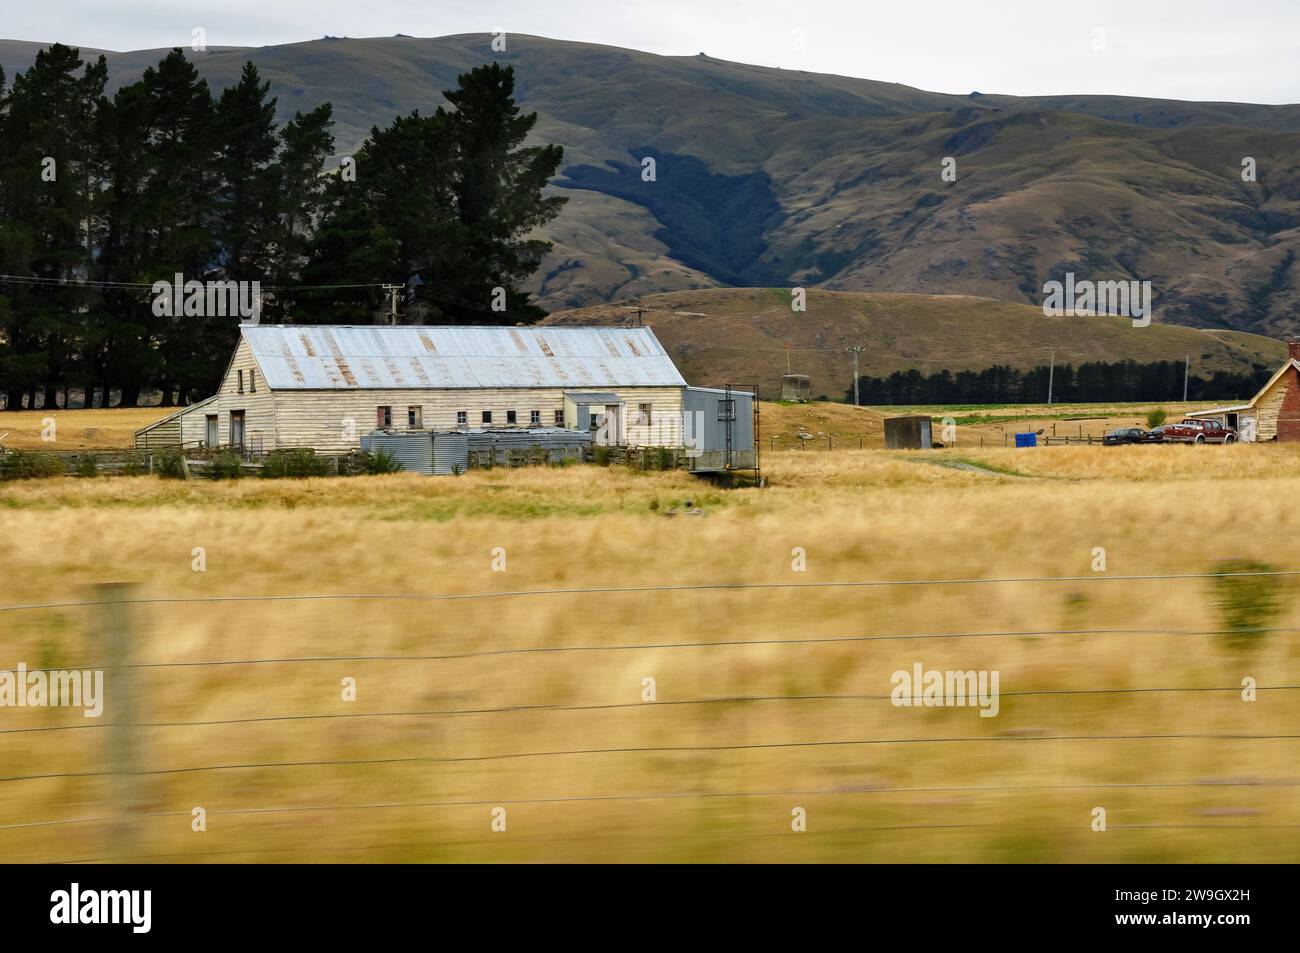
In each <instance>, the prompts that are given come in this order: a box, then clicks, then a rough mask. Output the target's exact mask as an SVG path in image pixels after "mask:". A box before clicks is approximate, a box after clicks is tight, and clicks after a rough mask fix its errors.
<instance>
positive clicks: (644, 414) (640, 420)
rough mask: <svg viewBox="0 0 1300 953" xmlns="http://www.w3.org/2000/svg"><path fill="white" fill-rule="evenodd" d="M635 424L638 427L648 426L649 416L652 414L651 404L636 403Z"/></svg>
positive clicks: (652, 406)
mask: <svg viewBox="0 0 1300 953" xmlns="http://www.w3.org/2000/svg"><path fill="white" fill-rule="evenodd" d="M636 406H637V412H636V425H637V426H638V427H649V426H650V418H651V417H652V416H653V414H654V405H653V404H637V405H636Z"/></svg>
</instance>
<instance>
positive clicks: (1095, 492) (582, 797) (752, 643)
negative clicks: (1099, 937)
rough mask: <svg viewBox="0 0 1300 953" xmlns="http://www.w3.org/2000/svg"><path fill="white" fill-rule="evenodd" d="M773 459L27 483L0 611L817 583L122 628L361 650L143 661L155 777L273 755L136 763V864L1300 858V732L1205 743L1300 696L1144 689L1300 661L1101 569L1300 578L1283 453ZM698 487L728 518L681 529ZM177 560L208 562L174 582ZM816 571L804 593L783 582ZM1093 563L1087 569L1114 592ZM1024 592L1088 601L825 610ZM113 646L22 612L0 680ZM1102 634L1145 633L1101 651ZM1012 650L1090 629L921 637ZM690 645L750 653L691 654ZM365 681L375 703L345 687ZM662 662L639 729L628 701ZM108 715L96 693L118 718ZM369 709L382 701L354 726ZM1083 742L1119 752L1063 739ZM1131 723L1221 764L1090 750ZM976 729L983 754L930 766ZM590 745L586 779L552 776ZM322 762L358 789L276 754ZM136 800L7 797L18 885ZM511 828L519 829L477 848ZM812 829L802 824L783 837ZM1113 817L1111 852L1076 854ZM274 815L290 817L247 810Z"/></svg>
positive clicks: (27, 790)
mask: <svg viewBox="0 0 1300 953" xmlns="http://www.w3.org/2000/svg"><path fill="white" fill-rule="evenodd" d="M936 459H937V460H939V461H941V462H946V463H957V464H962V465H964V466H965V467H970V466H972V465H974V466H977V467H982V468H985V469H970V468H953V467H949V466H942V465H936V464H935V463H933V462H930V461H933V460H936ZM768 463H769V467H768V475H769V477H770V480H771V485H770V486H769V488H768V489H766V490H761V491H760V490H754V489H745V490H735V491H726V490H722V489H717V488H714V487H711V486H709V485H708V484H703V483H701V482H698V481H696V480H694V479H692V478H690V477H687V476H685V475H683V474H672V473H670V474H649V475H642V474H634V473H628V472H626V471H622V470H618V469H610V470H602V469H598V468H594V467H582V468H569V469H563V470H542V469H536V470H522V471H515V472H506V471H500V470H498V471H495V472H491V473H483V472H478V473H471V474H467V475H465V476H462V477H458V478H440V479H428V478H419V477H413V476H406V475H399V476H390V477H375V478H356V479H348V480H307V481H275V482H272V481H246V482H238V483H228V484H211V483H191V484H182V483H168V482H164V481H159V480H152V479H149V478H122V479H114V480H98V481H78V480H72V479H67V480H56V481H48V482H41V483H28V484H21V485H7V486H3V487H0V567H3V568H2V575H0V580H2V581H0V590H2V591H0V603H3V604H6V605H11V604H16V603H29V602H40V603H46V602H62V601H70V600H77V599H81V598H85V597H86V594H87V587H88V586H90V585H92V584H94V583H97V582H103V581H106V580H115V579H120V580H128V581H135V582H137V583H139V585H140V586H141V592H142V594H145V595H148V596H173V597H196V596H212V595H273V594H280V595H283V594H293V595H309V594H344V593H350V594H378V593H428V594H441V595H455V594H462V595H466V594H476V593H492V592H502V591H534V590H554V589H593V590H598V589H631V588H634V587H640V586H681V587H689V586H694V585H699V584H702V583H710V584H715V583H716V584H728V583H734V584H755V583H767V584H777V585H780V584H786V583H797V584H803V585H800V586H799V587H795V588H770V589H730V590H727V589H723V590H697V589H689V588H682V589H678V590H673V591H657V592H645V591H622V592H609V591H607V592H599V591H590V592H575V593H570V594H550V595H526V596H525V595H520V596H508V597H497V598H467V599H462V600H444V601H402V600H361V599H356V600H348V599H341V600H331V601H314V600H301V601H267V602H219V603H201V602H196V603H163V604H149V605H141V606H138V607H137V608H136V610H135V614H136V624H137V642H136V657H137V660H138V661H140V662H145V663H182V662H191V661H197V660H208V661H215V660H240V659H245V660H246V659H268V658H287V657H294V658H301V657H312V656H331V657H335V656H363V657H364V658H360V657H358V658H353V659H352V660H349V661H311V662H294V663H274V664H273V663H268V664H258V665H221V666H203V667H155V668H146V669H142V670H140V671H139V674H138V679H137V682H138V689H139V698H140V704H141V713H140V720H142V721H144V722H162V723H168V726H167V727H141V728H138V729H136V733H135V734H136V743H137V745H138V765H139V767H140V768H142V769H143V770H145V771H147V772H164V771H172V770H173V769H189V768H196V767H204V766H213V765H246V764H267V765H270V764H271V763H274V764H275V766H263V767H251V768H250V767H228V768H224V769H221V770H207V771H178V772H176V773H146V774H143V775H141V776H140V777H139V778H138V779H137V783H136V784H135V795H134V797H135V798H136V802H135V807H134V810H135V812H136V813H137V814H138V815H139V818H138V821H137V824H136V828H137V835H136V840H135V841H134V843H133V844H130V845H128V846H129V849H130V850H131V851H132V852H133V854H134V855H135V856H142V857H148V858H155V857H156V858H166V859H193V860H203V859H212V860H249V861H276V860H308V861H325V860H329V861H347V860H487V861H495V860H648V861H667V860H754V861H766V860H793V861H803V860H894V861H896V860H918V861H920V860H960V861H1020V860H1044V861H1066V860H1069V861H1164V860H1179V861H1206V860H1221V861H1239V860H1272V861H1291V862H1294V861H1295V860H1297V859H1300V848H1298V847H1297V839H1296V838H1295V837H1294V836H1293V834H1294V829H1295V825H1297V824H1300V811H1298V810H1297V803H1296V788H1295V787H1294V786H1293V785H1294V783H1295V782H1297V781H1300V776H1298V775H1297V771H1296V767H1295V765H1296V753H1297V745H1298V744H1300V742H1298V741H1296V740H1295V739H1290V738H1283V737H1273V738H1271V739H1249V740H1247V739H1234V738H1221V737H1215V738H1209V737H1199V736H1205V735H1217V736H1224V735H1266V736H1284V735H1294V734H1300V731H1298V730H1297V725H1298V724H1300V717H1297V716H1300V703H1298V702H1297V693H1296V692H1294V691H1263V692H1261V693H1260V695H1259V700H1258V701H1256V702H1254V703H1247V702H1244V701H1242V700H1241V699H1240V697H1239V695H1238V693H1237V692H1236V691H1235V690H1229V691H1198V692H1182V693H1179V692H1168V691H1159V689H1172V688H1198V689H1201V688H1225V689H1235V687H1236V686H1238V685H1239V684H1240V682H1241V680H1242V678H1243V677H1246V676H1250V677H1253V678H1255V679H1256V680H1257V682H1258V684H1259V685H1261V686H1285V685H1295V684H1300V677H1297V676H1300V665H1298V662H1300V660H1298V659H1297V649H1296V636H1295V635H1294V634H1293V633H1289V632H1277V633H1272V634H1269V635H1266V636H1264V637H1262V638H1261V639H1259V640H1258V643H1259V644H1257V645H1255V646H1253V647H1251V648H1240V647H1237V646H1234V645H1233V644H1231V643H1230V642H1228V641H1227V640H1226V639H1224V638H1223V637H1221V636H1217V635H1214V634H1205V633H1210V632H1212V631H1213V630H1216V629H1218V628H1221V627H1222V621H1221V613H1220V611H1219V609H1218V608H1216V598H1217V596H1216V592H1215V587H1214V585H1213V583H1212V582H1211V581H1209V580H1204V579H1198V580H1177V581H1175V580H1166V581H1155V580H1153V581H1138V580H1133V581H1123V580H1119V579H1115V578H1112V577H1117V576H1125V575H1148V574H1160V573H1181V572H1206V571H1210V570H1212V569H1214V567H1215V566H1216V565H1218V561H1219V560H1221V559H1224V558H1230V557H1231V558H1245V559H1253V560H1258V561H1261V562H1266V563H1269V564H1272V565H1276V566H1278V567H1279V568H1283V569H1296V568H1300V542H1297V540H1296V538H1295V534H1294V533H1291V532H1290V527H1289V516H1288V515H1287V506H1286V501H1287V500H1289V499H1290V498H1291V497H1292V496H1293V495H1294V494H1295V492H1296V491H1297V490H1298V489H1300V478H1297V477H1296V476H1295V463H1296V454H1295V452H1293V451H1292V450H1291V449H1290V448H1287V447H1274V446H1257V447H1248V448H1183V447H1149V448H1145V447H1143V448H1131V449H1130V448H1121V449H1119V450H1117V451H1113V452H1112V451H1110V450H1102V449H1101V448H1097V447H1093V448H1086V447H1084V448H1051V449H1046V450H1039V451H1032V452H1030V451H1019V452H1017V451H1001V450H986V451H983V452H977V451H969V452H967V451H952V452H944V453H937V454H912V453H897V454H889V453H885V452H882V451H867V452H863V453H856V452H852V453H850V452H845V453H842V454H841V453H835V454H800V453H786V454H777V455H774V456H772V457H769V460H768ZM997 471H1010V473H1009V474H1003V473H999V472H997ZM1016 474H1021V475H1016ZM687 500H690V501H691V503H692V504H693V505H692V507H691V509H696V508H699V509H702V510H703V513H704V515H702V516H692V515H687V513H686V507H685V502H686V501H687ZM670 514H671V515H670ZM194 547H204V548H205V550H206V554H207V571H206V572H204V573H196V572H193V571H192V570H191V561H192V558H193V557H192V556H191V552H192V550H193V548H194ZM497 547H502V548H504V550H505V553H506V559H507V566H506V571H505V572H504V573H502V572H494V571H493V566H492V560H493V550H494V549H496V548H497ZM796 547H798V548H801V549H802V550H804V551H805V553H806V557H807V569H806V572H800V573H796V572H794V571H792V569H791V559H792V551H793V550H794V549H795V548H796ZM1095 547H1104V548H1105V550H1106V558H1107V572H1106V573H1104V574H1100V573H1093V572H1092V569H1091V563H1092V560H1093V550H1094V548H1095ZM1042 576H1052V577H1082V578H1080V579H1077V580H1073V581H1068V582H1054V583H1030V582H1001V583H992V584H980V585H948V586H894V587H871V588H867V587H864V588H851V587H843V588H840V587H825V588H817V587H814V586H811V585H806V584H812V583H835V582H848V581H864V580H922V579H973V578H996V579H1003V578H1024V577H1042ZM1281 586H1282V594H1283V599H1284V603H1283V605H1284V608H1283V611H1282V613H1281V615H1280V616H1279V617H1278V618H1277V619H1276V621H1275V625H1276V626H1279V627H1289V626H1297V625H1300V619H1297V612H1296V599H1295V592H1294V587H1293V585H1292V583H1291V582H1290V581H1288V580H1284V581H1283V582H1282V583H1281ZM96 620H97V616H96V614H95V610H94V609H93V608H59V609H45V610H28V611H22V612H9V613H0V626H3V632H4V637H3V646H4V649H5V655H6V658H4V659H0V668H4V667H13V666H14V665H16V664H17V662H18V661H20V660H22V661H26V662H27V664H28V665H29V666H35V665H37V664H40V665H44V666H49V667H67V666H80V665H83V664H90V663H95V662H98V661H100V660H101V658H102V646H101V640H102V637H101V634H100V632H99V631H98V628H97V625H98V623H97V621H96ZM1101 629H1118V630H1126V631H1123V632H1116V633H1114V634H1083V631H1084V630H1101ZM1006 632H1043V633H1049V632H1065V633H1074V634H1059V635H1057V634H1041V635H1015V636H990V637H980V638H947V639H944V638H929V637H928V636H933V635H936V634H942V633H1006ZM1157 632H1165V633H1167V634H1156V633H1157ZM923 636H926V637H925V638H921V637H923ZM846 637H854V638H861V637H870V638H872V639H874V640H871V641H867V640H857V641H846V640H844V639H845V638H846ZM908 638H912V639H914V641H906V639H908ZM785 640H795V641H793V642H791V641H785ZM700 642H725V643H733V644H727V645H715V646H699V645H690V646H683V645H674V644H673V643H700ZM737 642H744V643H746V644H734V643H737ZM624 646H644V647H642V648H624ZM535 649H549V650H552V651H543V652H539V651H533V650H535ZM516 650H517V651H516ZM376 656H443V657H441V658H424V659H419V660H416V659H410V658H406V659H381V658H375V657H376ZM447 656H454V657H447ZM917 661H920V662H922V663H923V665H924V666H925V667H926V668H934V669H940V670H945V669H961V670H971V669H973V670H979V669H995V670H997V671H999V672H1000V678H1001V684H1000V687H1001V691H1002V693H1003V697H1002V699H1001V712H1000V714H999V715H998V717H996V718H980V717H978V715H977V713H976V711H975V710H974V709H970V708H962V709H958V708H928V709H926V708H922V709H913V708H897V707H894V706H893V705H892V704H891V703H890V702H889V701H888V699H887V696H888V695H889V692H890V689H891V687H892V685H891V682H890V676H891V674H892V673H893V672H894V671H895V670H898V669H910V668H911V666H912V664H913V663H914V662H917ZM348 677H350V678H354V679H356V683H357V690H358V698H357V700H356V701H355V702H343V701H341V700H340V683H341V680H342V679H344V678H348ZM647 677H651V678H654V679H655V682H656V689H657V701H655V702H653V703H649V702H642V701H641V697H642V691H643V688H642V680H643V679H644V678H647ZM1102 689H1104V690H1117V689H1121V690H1125V691H1122V692H1115V691H1109V693H1097V692H1098V690H1102ZM112 691H113V676H112V673H110V674H109V692H110V695H109V702H110V705H111V703H112ZM1043 692H1059V693H1067V694H1041V693H1043ZM1036 693H1037V694H1036ZM1068 693H1076V694H1068ZM827 696H837V697H833V698H832V697H827ZM842 696H848V697H842ZM737 699H750V700H737ZM539 706H540V707H539ZM485 709H510V710H506V711H485ZM364 713H385V714H387V715H388V716H387V717H374V718H369V717H365V718H363V717H349V716H353V715H358V714H364ZM392 713H405V714H392ZM417 713H419V714H417ZM303 715H309V716H322V717H319V718H298V717H297V716H303ZM340 716H342V717H340ZM111 717H112V715H111V710H110V712H109V713H106V715H105V716H104V718H103V719H101V721H102V722H104V723H107V722H109V721H110V720H111ZM276 718H284V719H285V720H265V719H276ZM236 719H245V720H243V721H239V722H238V723H235V724H192V725H187V726H171V725H170V723H172V722H229V721H232V720H236ZM259 719H260V720H259ZM0 721H2V723H0V728H3V729H5V730H7V732H8V733H0V752H3V756H4V764H5V768H4V771H3V772H2V773H3V775H4V776H6V777H16V776H30V775H40V774H64V773H70V772H94V771H99V770H105V769H108V768H111V766H112V764H111V761H110V760H109V745H108V741H109V738H110V736H111V729H109V728H107V727H102V726H99V725H96V726H95V727H90V728H86V727H83V725H84V724H85V723H86V721H87V720H86V719H84V718H82V717H81V716H80V715H79V714H77V713H72V712H67V711H55V710H39V711H33V710H27V711H17V710H14V709H0ZM62 726H68V727H69V730H61V731H50V732H13V731H12V729H15V728H26V727H62ZM1079 735H1086V736H1098V737H1097V738H1096V740H1045V739H1049V738H1058V737H1061V736H1079ZM1133 735H1192V736H1197V737H1189V738H1183V739H1175V738H1167V739H1161V738H1145V739H1130V740H1123V739H1117V738H1111V737H1105V736H1133ZM958 738H973V739H980V740H976V741H951V740H950V741H944V740H940V739H958ZM889 741H894V742H900V741H901V742H907V743H894V744H890V743H882V742H889ZM822 742H862V743H857V744H838V743H837V744H821V743H822ZM810 743H815V744H810ZM592 749H633V750H625V751H608V750H604V751H599V752H596V753H590V752H592ZM577 751H581V752H589V753H581V754H579V753H555V752H577ZM502 756H509V757H502ZM403 759H427V760H403ZM321 761H364V762H368V763H360V764H334V765H320V764H311V765H298V766H289V765H284V764H283V763H284V762H321ZM113 782H114V779H113V778H111V777H106V776H90V777H53V778H45V779H39V780H22V781H0V849H3V850H4V852H5V856H6V857H7V858H8V859H11V860H51V861H54V860H77V859H92V858H99V857H108V856H113V855H114V852H115V851H117V850H119V849H122V848H121V841H119V840H115V839H114V837H113V834H114V827H113V826H112V825H111V824H110V823H109V822H107V821H94V822H87V823H76V824H67V825H59V826H43V827H35V828H21V827H12V826H6V825H15V824H23V823H28V822H31V821H51V820H66V819H79V818H88V817H106V816H109V815H111V814H112V813H113V812H114V811H115V810H116V806H117V802H116V801H115V800H114V790H115V789H114V787H113ZM1180 785H1195V786H1180ZM376 805H387V806H376ZM399 805H415V806H399ZM195 806H202V807H204V808H205V809H206V810H207V811H208V812H209V818H208V830H207V831H206V832H204V833H195V832H193V831H191V829H190V811H191V809H192V808H193V807H195ZM497 806H501V807H504V808H505V809H506V811H507V815H508V829H507V831H506V832H504V833H496V832H493V831H492V830H491V829H490V823H491V813H490V812H491V810H492V808H494V807H497ZM795 807H802V808H804V809H805V810H806V811H807V815H808V831H807V833H794V832H792V831H791V829H790V823H791V811H792V809H793V808H795ZM1096 807H1104V808H1105V809H1106V810H1107V815H1108V821H1109V830H1107V831H1106V832H1104V833H1099V832H1094V831H1093V830H1091V827H1090V822H1091V820H1092V814H1091V812H1092V811H1093V809H1094V808H1096ZM260 808H281V809H287V810H282V811H277V812H274V813H248V811H250V810H251V809H260ZM1288 831H1289V833H1288Z"/></svg>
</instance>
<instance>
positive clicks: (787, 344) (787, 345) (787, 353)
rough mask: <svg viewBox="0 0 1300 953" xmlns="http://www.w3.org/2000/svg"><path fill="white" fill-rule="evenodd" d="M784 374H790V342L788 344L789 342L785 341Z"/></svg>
mask: <svg viewBox="0 0 1300 953" xmlns="http://www.w3.org/2000/svg"><path fill="white" fill-rule="evenodd" d="M785 372H786V373H787V374H789V373H791V371H790V342H789V341H786V342H785Z"/></svg>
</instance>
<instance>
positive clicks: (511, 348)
mask: <svg viewBox="0 0 1300 953" xmlns="http://www.w3.org/2000/svg"><path fill="white" fill-rule="evenodd" d="M242 332H243V336H244V340H245V341H247V342H248V345H249V347H250V348H252V351H253V355H254V356H255V357H256V359H257V363H258V365H259V366H260V367H261V369H262V376H263V377H264V378H265V380H266V383H267V386H268V387H270V388H271V389H272V390H336V389H337V390H352V389H358V390H361V389H381V388H395V387H401V388H424V387H436V388H477V387H563V388H575V387H576V388H591V387H683V386H685V384H686V381H685V380H683V379H682V375H681V374H680V373H678V371H677V368H676V367H675V366H674V365H673V362H672V359H671V358H669V357H668V354H667V352H666V351H664V349H663V346H662V345H661V344H660V343H659V341H658V339H657V338H656V337H655V336H654V332H652V331H651V330H650V329H649V328H571V327H523V328H516V327H417V326H402V325H398V326H396V327H394V326H391V325H387V326H385V325H369V326H355V325H267V324H262V325H257V326H245V327H244V328H242Z"/></svg>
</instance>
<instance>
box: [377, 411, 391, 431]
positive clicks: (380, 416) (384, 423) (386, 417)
mask: <svg viewBox="0 0 1300 953" xmlns="http://www.w3.org/2000/svg"><path fill="white" fill-rule="evenodd" d="M392 425H393V408H392V407H389V406H387V405H385V406H383V407H376V408H375V426H376V427H378V428H380V429H381V430H382V429H384V428H385V427H391V426H392Z"/></svg>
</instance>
